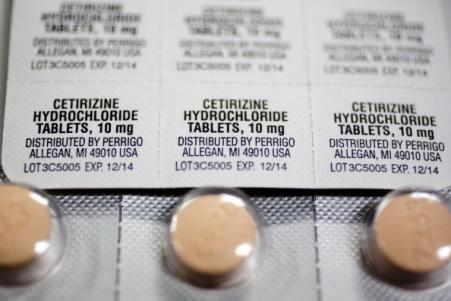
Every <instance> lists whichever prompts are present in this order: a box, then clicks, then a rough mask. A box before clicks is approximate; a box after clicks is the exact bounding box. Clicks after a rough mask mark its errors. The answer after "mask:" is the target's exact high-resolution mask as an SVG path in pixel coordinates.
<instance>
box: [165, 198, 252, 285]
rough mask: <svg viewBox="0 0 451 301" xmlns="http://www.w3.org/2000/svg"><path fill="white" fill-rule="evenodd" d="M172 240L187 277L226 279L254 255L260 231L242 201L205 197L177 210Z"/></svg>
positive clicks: (173, 222) (171, 234)
mask: <svg viewBox="0 0 451 301" xmlns="http://www.w3.org/2000/svg"><path fill="white" fill-rule="evenodd" d="M169 240H170V244H171V249H172V250H173V255H174V256H175V257H176V260H177V263H178V264H179V265H180V266H181V268H182V269H184V270H185V272H186V273H187V274H191V276H193V277H198V278H199V277H211V279H213V278H217V279H225V278H227V277H228V276H230V275H233V274H234V273H236V272H238V271H239V270H240V269H241V268H242V267H243V266H245V263H246V261H247V260H248V259H249V258H250V257H251V256H253V255H254V254H255V249H256V245H257V241H258V231H257V225H256V222H255V220H254V217H253V215H252V214H251V213H250V212H249V210H248V208H247V206H246V204H245V202H244V201H243V200H242V199H241V198H240V197H237V196H235V195H231V194H225V193H224V194H204V195H198V196H195V197H193V198H192V199H189V200H187V201H185V202H184V203H183V204H182V205H181V206H180V207H179V208H178V210H177V211H176V213H175V215H174V216H173V218H172V221H171V224H170V235H169ZM205 280H206V281H207V282H208V280H207V279H205Z"/></svg>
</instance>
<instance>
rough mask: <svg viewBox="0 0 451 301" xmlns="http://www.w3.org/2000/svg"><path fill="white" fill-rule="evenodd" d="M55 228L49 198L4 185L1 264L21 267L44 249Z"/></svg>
mask: <svg viewBox="0 0 451 301" xmlns="http://www.w3.org/2000/svg"><path fill="white" fill-rule="evenodd" d="M51 228H52V221H51V217H50V211H49V207H48V202H47V200H46V199H45V198H43V197H42V196H41V195H39V194H37V193H35V192H33V191H32V190H28V189H27V188H24V187H21V186H16V185H12V184H7V185H0V266H1V267H17V266H20V265H23V264H26V263H28V262H30V261H32V260H33V259H35V258H36V257H37V256H39V255H41V254H42V253H44V252H45V251H46V250H47V248H48V244H49V243H48V241H49V239H50V232H51Z"/></svg>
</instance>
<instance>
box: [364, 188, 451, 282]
mask: <svg viewBox="0 0 451 301" xmlns="http://www.w3.org/2000/svg"><path fill="white" fill-rule="evenodd" d="M370 252H371V253H372V254H371V255H372V259H373V264H374V265H375V267H376V269H378V270H379V271H380V272H381V273H382V274H384V275H387V276H389V277H391V278H398V279H400V280H405V281H419V282H421V281H423V282H424V283H427V282H429V283H438V282H440V281H441V280H443V279H438V278H443V277H444V276H446V275H445V274H444V270H445V269H446V267H447V265H448V263H449V262H450V260H451V214H450V211H449V209H448V208H447V207H446V206H445V204H444V202H443V200H442V198H441V197H440V196H439V195H437V194H434V193H429V192H421V191H419V192H415V191H413V192H405V193H398V194H394V195H392V196H391V197H388V198H386V199H385V200H384V201H383V202H382V203H381V204H379V205H378V207H377V209H376V212H375V216H374V219H373V221H372V233H371V248H370ZM437 277H438V278H437Z"/></svg>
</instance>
